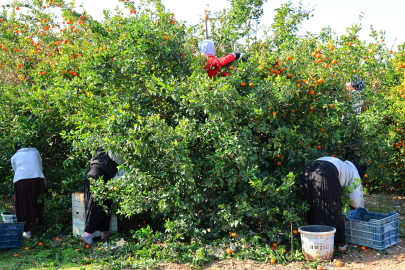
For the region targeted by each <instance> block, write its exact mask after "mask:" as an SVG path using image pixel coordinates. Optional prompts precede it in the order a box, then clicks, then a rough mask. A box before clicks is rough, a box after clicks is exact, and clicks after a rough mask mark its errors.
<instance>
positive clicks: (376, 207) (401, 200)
mask: <svg viewBox="0 0 405 270" xmlns="http://www.w3.org/2000/svg"><path fill="white" fill-rule="evenodd" d="M394 197H395V196H394V195H391V194H380V195H377V196H374V195H367V194H366V195H365V196H364V206H365V207H366V208H367V209H368V210H369V211H370V212H376V213H382V214H388V213H390V212H396V213H399V218H400V222H399V224H400V230H401V229H403V227H402V224H404V223H405V197H403V196H402V197H401V196H399V197H398V199H394ZM348 246H349V248H352V249H353V250H352V251H350V252H349V253H348V254H340V255H338V256H335V257H334V260H333V261H331V262H327V263H322V264H321V265H322V267H323V269H324V270H335V269H336V270H338V269H339V270H349V269H367V270H405V239H404V238H400V242H399V243H398V244H396V245H394V246H391V247H389V248H387V249H386V250H384V251H377V250H373V249H370V248H367V249H366V250H364V251H362V250H360V251H357V250H358V246H356V245H351V244H349V245H348ZM336 261H340V262H342V264H343V265H342V266H341V267H339V266H337V264H336ZM186 269H191V268H190V267H189V266H187V265H182V264H172V263H160V264H159V265H158V267H157V268H156V270H186ZM202 269H207V270H214V269H215V270H217V269H234V270H245V269H246V270H259V269H275V270H281V269H312V268H311V267H310V266H308V263H307V264H306V265H305V262H292V263H288V264H286V265H284V266H283V265H281V264H276V265H272V264H270V263H267V264H265V263H259V262H256V261H253V260H246V261H238V260H235V259H228V260H218V261H215V262H212V263H210V264H207V265H204V266H203V267H202ZM315 269H316V268H315Z"/></svg>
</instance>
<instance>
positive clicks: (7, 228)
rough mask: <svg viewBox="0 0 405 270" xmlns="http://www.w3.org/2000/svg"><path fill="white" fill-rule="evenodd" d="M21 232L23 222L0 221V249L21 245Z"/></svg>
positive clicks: (22, 230)
mask: <svg viewBox="0 0 405 270" xmlns="http://www.w3.org/2000/svg"><path fill="white" fill-rule="evenodd" d="M23 232H24V223H23V222H18V223H4V222H0V250H2V249H11V248H17V247H21V244H22V237H23Z"/></svg>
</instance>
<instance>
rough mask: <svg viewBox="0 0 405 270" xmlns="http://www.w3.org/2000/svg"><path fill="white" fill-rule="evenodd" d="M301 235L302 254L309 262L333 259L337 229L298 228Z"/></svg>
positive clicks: (311, 226) (321, 227) (320, 226)
mask: <svg viewBox="0 0 405 270" xmlns="http://www.w3.org/2000/svg"><path fill="white" fill-rule="evenodd" d="M298 231H299V232H300V234H301V243H302V253H303V254H304V256H305V259H306V260H307V261H314V260H316V259H318V258H319V259H322V260H331V259H332V258H333V248H334V247H333V242H334V240H335V232H336V229H335V228H333V227H330V226H323V225H308V226H302V227H300V228H298Z"/></svg>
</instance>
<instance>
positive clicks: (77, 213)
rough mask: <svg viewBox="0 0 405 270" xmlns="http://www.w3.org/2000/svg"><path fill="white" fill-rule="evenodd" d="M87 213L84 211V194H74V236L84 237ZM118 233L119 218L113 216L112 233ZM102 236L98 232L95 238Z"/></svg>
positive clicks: (111, 222)
mask: <svg viewBox="0 0 405 270" xmlns="http://www.w3.org/2000/svg"><path fill="white" fill-rule="evenodd" d="M85 214H86V212H85V209H84V194H83V193H81V192H77V193H73V194H72V224H73V236H83V235H84V227H85V221H86V215H85ZM117 231H118V223H117V216H116V215H111V220H110V233H114V232H117ZM99 236H101V232H100V231H96V232H95V233H94V234H93V237H99Z"/></svg>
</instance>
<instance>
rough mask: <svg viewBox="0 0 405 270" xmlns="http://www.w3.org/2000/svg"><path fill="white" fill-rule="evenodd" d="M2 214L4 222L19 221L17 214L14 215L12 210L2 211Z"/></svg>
mask: <svg viewBox="0 0 405 270" xmlns="http://www.w3.org/2000/svg"><path fill="white" fill-rule="evenodd" d="M1 216H2V217H3V222H4V223H14V222H17V218H16V216H15V215H12V214H11V213H10V212H3V213H1Z"/></svg>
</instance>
